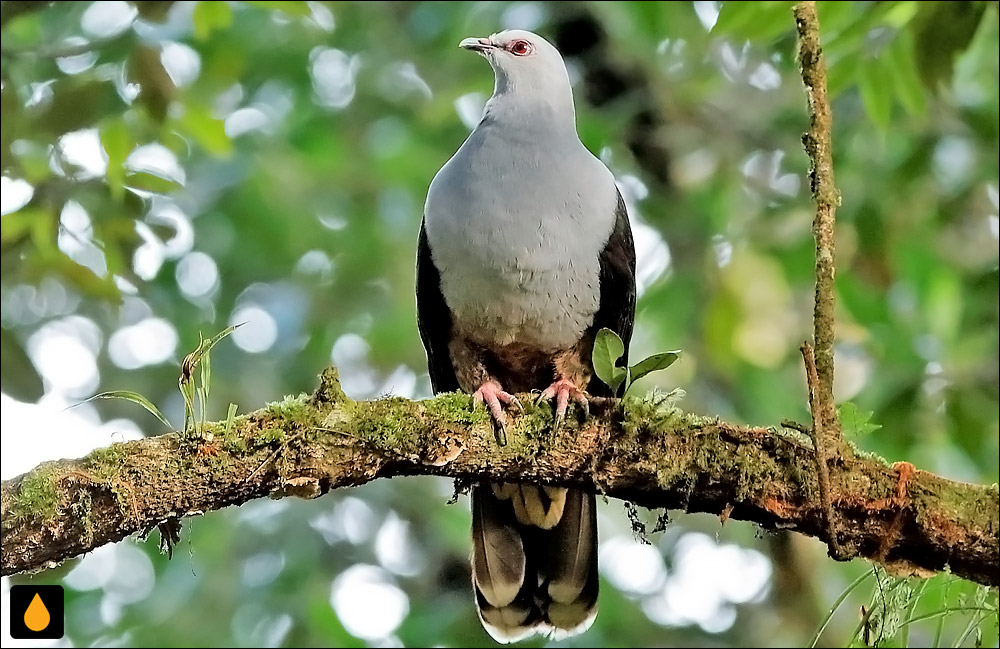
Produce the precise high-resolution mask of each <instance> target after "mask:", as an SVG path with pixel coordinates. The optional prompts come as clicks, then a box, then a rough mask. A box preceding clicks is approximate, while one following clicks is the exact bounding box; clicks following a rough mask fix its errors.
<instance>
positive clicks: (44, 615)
mask: <svg viewBox="0 0 1000 649" xmlns="http://www.w3.org/2000/svg"><path fill="white" fill-rule="evenodd" d="M51 620H52V616H50V615H49V609H47V608H45V603H44V602H43V601H42V598H41V597H39V596H38V593H35V597H34V598H33V599H32V600H31V603H30V604H28V609H27V610H26V611H25V612H24V626H26V627H28V628H29V629H31V630H32V631H34V632H36V633H37V632H39V631H42V630H44V629H45V627H47V626H48V625H49V622H50V621H51Z"/></svg>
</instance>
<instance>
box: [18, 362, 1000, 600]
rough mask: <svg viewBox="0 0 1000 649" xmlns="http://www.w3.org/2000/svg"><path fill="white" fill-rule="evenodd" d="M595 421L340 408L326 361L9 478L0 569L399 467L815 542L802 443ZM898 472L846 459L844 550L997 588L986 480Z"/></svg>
mask: <svg viewBox="0 0 1000 649" xmlns="http://www.w3.org/2000/svg"><path fill="white" fill-rule="evenodd" d="M523 403H525V404H528V403H531V400H530V399H524V401H523ZM592 415H593V416H592V417H591V418H590V419H588V420H587V422H586V423H585V424H583V425H580V424H578V423H575V422H567V423H566V424H565V425H564V426H563V428H561V429H560V430H559V431H558V432H556V433H552V432H551V425H552V416H551V410H550V409H549V408H546V407H544V406H541V407H534V406H529V407H528V408H527V412H525V413H523V414H520V415H517V416H513V417H512V423H511V425H510V427H509V429H508V436H509V441H508V444H507V445H506V446H503V447H500V446H497V444H496V441H495V439H494V434H493V426H492V424H491V421H490V418H489V415H488V414H487V413H486V411H485V410H483V409H475V410H474V409H472V408H471V398H470V397H469V396H468V395H464V394H445V395H441V396H438V397H436V398H434V399H430V400H427V401H419V402H416V401H408V400H406V399H401V398H388V399H380V400H377V401H351V400H350V399H348V398H346V397H345V396H344V394H343V392H342V391H341V389H340V386H339V384H338V382H337V378H336V371H335V370H332V369H331V370H328V371H327V372H325V373H324V375H323V378H322V381H321V384H320V387H319V388H318V389H317V391H316V393H315V394H314V395H312V396H311V397H307V396H304V395H303V396H300V397H296V398H287V399H285V400H284V401H282V402H280V403H274V404H270V405H269V406H267V407H266V408H263V409H261V410H258V411H256V412H254V413H251V414H249V415H245V416H242V417H238V418H237V419H236V420H235V421H234V422H233V425H232V427H231V429H230V430H229V431H228V432H226V422H220V423H216V424H208V425H207V427H206V429H205V430H203V431H202V433H201V435H199V436H196V437H195V436H191V437H185V436H183V435H180V434H176V433H172V434H168V435H162V436H160V437H153V438H148V439H144V440H140V441H134V442H128V443H124V444H113V445H111V446H109V447H107V448H103V449H99V450H97V451H94V452H93V453H91V454H90V455H88V456H87V457H85V458H81V459H79V460H63V461H59V462H47V463H45V464H42V465H40V466H38V467H37V468H35V469H34V470H32V471H30V472H29V473H26V474H24V475H22V476H20V477H18V478H15V479H13V480H7V481H4V482H3V485H2V493H0V496H2V511H0V518H2V533H3V556H2V567H3V574H4V575H9V574H13V573H17V572H23V571H27V570H38V569H41V568H45V567H49V566H52V565H55V564H57V563H58V562H60V561H64V560H66V559H68V558H70V557H75V556H77V555H80V554H82V553H84V552H88V551H90V550H93V549H94V548H97V547H100V546H101V545H104V544H105V543H111V542H115V541H120V540H122V539H124V538H125V537H127V536H129V535H130V534H134V533H137V532H138V533H145V532H148V531H150V530H152V529H153V528H156V527H158V526H162V525H163V524H164V523H166V524H167V528H168V530H174V531H172V532H171V534H172V535H175V533H176V529H175V521H176V520H177V519H180V518H183V517H185V516H190V515H192V514H201V513H203V512H207V511H211V510H214V509H219V508H221V507H225V506H228V505H239V504H242V503H244V502H247V501H249V500H252V499H255V498H262V497H265V496H271V497H275V496H282V495H296V496H300V497H305V498H315V497H317V496H320V495H321V494H323V493H326V492H327V491H329V490H330V489H336V488H339V487H346V486H354V485H360V484H364V483H366V482H369V481H371V480H374V479H376V478H387V477H393V476H403V475H440V476H448V477H452V478H460V479H462V480H476V481H478V480H489V481H495V482H502V481H512V482H521V481H525V482H533V483H545V484H556V485H566V486H574V487H578V488H583V489H588V490H590V491H598V492H600V493H604V494H607V495H608V496H612V497H616V498H621V499H624V500H628V501H631V502H634V503H636V504H638V505H642V506H645V507H651V508H657V507H664V508H671V509H681V510H684V511H687V512H708V513H711V514H716V515H720V516H723V515H724V514H725V515H726V518H731V519H737V520H746V521H753V522H755V523H758V524H760V525H762V526H763V527H766V528H771V529H787V530H791V531H797V532H800V533H802V534H807V535H809V536H816V537H823V536H825V528H824V526H825V520H826V515H825V512H824V511H823V510H822V508H820V507H817V505H816V503H817V502H818V498H817V490H818V484H817V481H816V471H815V469H814V464H813V462H814V460H813V457H814V453H813V449H812V445H811V444H810V443H809V441H808V439H806V438H804V437H803V436H801V435H796V434H794V433H787V434H784V433H779V432H777V431H775V430H773V429H767V428H751V427H745V426H737V425H734V424H729V423H726V422H723V421H719V420H718V419H715V418H705V417H698V416H694V415H690V414H685V413H682V412H680V411H679V410H677V409H676V408H674V407H673V406H672V405H671V404H670V403H669V402H667V401H666V400H665V399H664V398H663V397H652V398H647V399H645V400H638V399H634V400H629V401H627V402H626V404H625V405H623V406H620V405H619V403H618V402H616V401H614V400H603V401H595V403H594V407H593V408H592ZM905 466H906V467H909V465H905ZM897 467H898V465H896V466H892V467H890V466H888V465H887V464H886V463H885V462H883V461H880V460H877V459H867V458H859V457H850V458H845V459H844V460H843V470H842V471H840V472H838V473H837V475H836V476H835V477H834V478H833V483H834V485H835V487H836V490H835V493H836V494H837V496H836V498H835V499H834V503H833V506H834V508H835V510H836V514H837V516H838V517H839V519H840V520H842V521H844V523H845V525H844V529H843V531H842V532H841V534H842V538H844V539H846V540H847V541H848V542H849V544H848V545H849V547H852V548H856V549H857V553H858V556H863V557H867V558H870V559H872V560H875V561H878V562H880V563H882V564H883V565H885V566H887V567H888V568H890V569H892V570H894V571H896V572H905V573H909V574H913V573H919V574H926V573H928V572H929V571H937V570H944V569H949V570H951V571H952V572H954V573H955V574H957V575H960V576H962V577H965V578H967V579H971V580H973V581H976V582H979V583H982V584H988V585H993V586H995V585H997V584H998V583H1000V565H998V564H1000V558H998V550H1000V543H998V531H1000V512H998V504H1000V496H998V492H997V489H996V487H985V486H977V485H971V484H963V483H957V482H952V481H950V480H945V479H944V478H940V477H938V476H935V475H933V474H930V473H926V472H923V471H912V470H908V471H907V472H906V479H905V481H903V482H904V488H905V491H906V492H907V493H908V494H909V496H907V497H902V496H901V494H900V489H899V487H900V484H901V480H900V475H898V473H897ZM911 469H912V467H911ZM900 473H902V472H901V471H900Z"/></svg>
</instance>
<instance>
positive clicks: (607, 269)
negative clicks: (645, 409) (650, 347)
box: [587, 192, 635, 397]
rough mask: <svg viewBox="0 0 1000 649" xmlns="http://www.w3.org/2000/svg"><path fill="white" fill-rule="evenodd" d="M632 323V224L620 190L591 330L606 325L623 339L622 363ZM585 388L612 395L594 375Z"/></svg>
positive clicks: (633, 253)
mask: <svg viewBox="0 0 1000 649" xmlns="http://www.w3.org/2000/svg"><path fill="white" fill-rule="evenodd" d="M634 324H635V243H634V242H633V241H632V226H631V225H629V221H628V211H627V210H626V209H625V200H624V199H623V198H622V194H621V192H618V206H617V207H616V208H615V227H614V229H613V230H612V231H611V236H610V237H608V243H607V244H606V245H605V246H604V250H603V251H601V304H600V306H599V307H598V309H597V313H596V314H595V315H594V324H593V325H592V326H591V333H592V334H593V335H596V334H597V332H598V331H600V330H601V329H602V328H604V327H607V328H608V329H610V330H611V331H613V332H615V333H616V334H618V337H619V338H621V339H622V342H624V343H625V356H623V357H622V360H620V361H619V362H618V364H619V365H624V364H626V363H627V362H628V346H629V342H630V341H631V340H632V327H633V325H634ZM593 335H592V336H591V340H593ZM587 391H588V392H590V394H593V395H594V396H607V397H610V396H614V395H612V394H611V390H610V388H608V386H607V385H605V384H604V383H603V382H602V381H601V380H600V379H598V378H594V379H593V380H591V382H590V385H589V386H588V389H587Z"/></svg>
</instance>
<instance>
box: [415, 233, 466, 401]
mask: <svg viewBox="0 0 1000 649" xmlns="http://www.w3.org/2000/svg"><path fill="white" fill-rule="evenodd" d="M417 328H418V329H419V330H420V340H421V341H423V343H424V350H425V351H426V352H427V370H428V372H430V375H431V388H433V390H434V393H435V394H437V393H439V392H454V391H455V390H458V389H459V388H458V379H457V378H456V377H455V368H454V367H453V366H452V364H451V356H450V354H449V353H448V343H449V342H450V341H451V311H450V310H449V309H448V305H447V304H446V303H445V301H444V295H443V294H442V293H441V275H440V274H439V273H438V269H437V268H436V267H435V266H434V260H433V259H431V248H430V245H428V243H427V232H426V231H425V229H424V222H423V220H421V221H420V238H419V240H418V242H417Z"/></svg>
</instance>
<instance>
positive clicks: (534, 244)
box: [425, 129, 617, 350]
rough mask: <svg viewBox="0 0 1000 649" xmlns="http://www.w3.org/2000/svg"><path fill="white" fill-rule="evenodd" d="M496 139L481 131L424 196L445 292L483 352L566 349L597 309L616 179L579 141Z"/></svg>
mask: <svg viewBox="0 0 1000 649" xmlns="http://www.w3.org/2000/svg"><path fill="white" fill-rule="evenodd" d="M495 139H496V134H495V133H491V132H490V129H477V131H476V132H474V133H473V134H472V135H471V136H470V138H469V140H467V141H466V143H465V144H464V145H463V146H462V148H460V149H459V151H458V152H457V153H456V154H455V156H454V157H452V159H451V160H449V161H448V163H447V164H446V165H445V166H444V167H442V169H441V171H439V172H438V174H437V176H435V178H434V181H433V182H432V183H431V187H430V190H429V191H428V195H427V204H426V208H425V220H426V221H425V222H426V228H427V237H428V242H429V244H430V248H431V255H432V257H433V260H434V264H435V266H437V268H438V270H439V272H440V274H441V285H442V286H441V289H442V293H443V294H444V297H445V301H446V302H447V303H448V306H449V308H450V309H451V311H452V313H453V315H454V317H455V321H456V325H457V327H458V328H459V329H460V330H461V331H462V332H464V333H465V334H466V335H468V336H470V337H472V338H473V339H476V340H478V341H479V342H481V343H484V344H507V343H511V342H514V341H518V342H521V343H524V344H528V345H532V346H536V347H538V348H539V349H542V350H549V349H559V348H564V347H567V346H569V345H572V344H574V343H575V342H576V341H577V340H579V337H580V334H582V333H583V331H584V330H585V329H586V328H587V327H588V326H589V325H590V323H591V322H592V320H593V316H594V314H595V313H596V312H597V309H598V306H599V299H600V265H599V256H600V253H601V250H602V249H603V247H604V245H605V244H606V243H607V240H608V236H609V235H610V232H611V229H612V227H613V226H614V221H615V215H614V210H615V206H616V203H617V193H616V190H615V184H614V177H613V176H612V174H611V172H610V171H608V169H607V167H605V166H604V164H603V163H602V162H601V161H600V160H598V159H597V158H595V157H594V156H593V155H592V154H591V153H590V152H589V151H587V149H586V148H585V147H584V146H583V145H582V144H581V143H580V142H579V140H576V138H574V140H575V142H573V143H571V145H568V146H566V147H564V148H563V149H562V150H553V149H543V148H540V147H538V146H537V144H536V145H534V146H532V145H531V144H530V143H521V142H518V143H511V142H509V141H506V142H498V141H494V140H495ZM522 144H524V146H520V145H522ZM487 152H488V153H487Z"/></svg>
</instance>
